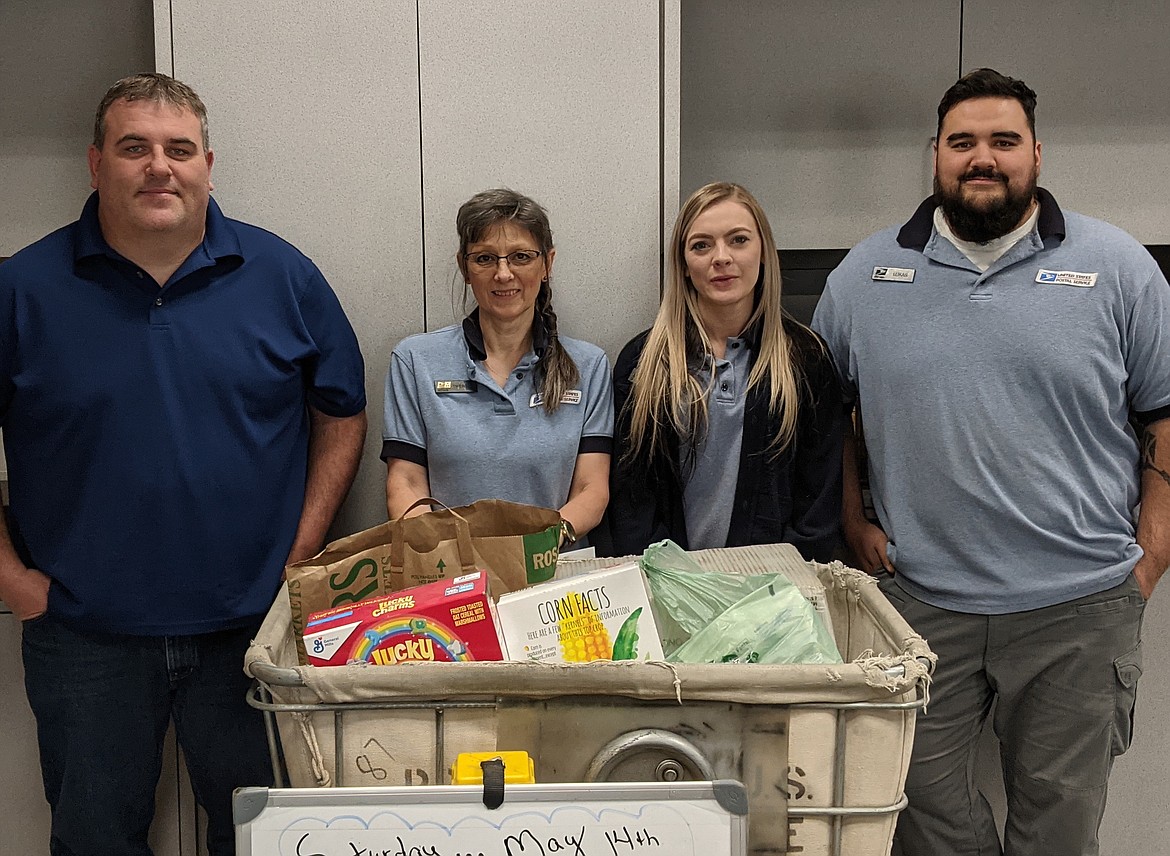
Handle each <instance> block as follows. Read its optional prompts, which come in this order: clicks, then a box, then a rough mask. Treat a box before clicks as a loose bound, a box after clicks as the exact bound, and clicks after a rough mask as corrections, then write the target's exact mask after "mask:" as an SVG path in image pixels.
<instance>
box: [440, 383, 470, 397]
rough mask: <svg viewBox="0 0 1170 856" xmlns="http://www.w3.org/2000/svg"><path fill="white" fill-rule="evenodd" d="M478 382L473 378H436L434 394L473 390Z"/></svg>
mask: <svg viewBox="0 0 1170 856" xmlns="http://www.w3.org/2000/svg"><path fill="white" fill-rule="evenodd" d="M478 388H479V383H478V382H476V381H474V380H437V381H435V395H448V394H450V393H454V392H475V391H476V390H477V389H478Z"/></svg>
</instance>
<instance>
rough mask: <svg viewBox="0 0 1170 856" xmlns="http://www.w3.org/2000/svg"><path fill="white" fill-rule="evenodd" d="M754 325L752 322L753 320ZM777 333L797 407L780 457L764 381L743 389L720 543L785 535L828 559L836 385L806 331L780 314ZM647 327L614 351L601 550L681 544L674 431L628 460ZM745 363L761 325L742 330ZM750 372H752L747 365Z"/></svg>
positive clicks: (839, 414) (837, 500)
mask: <svg viewBox="0 0 1170 856" xmlns="http://www.w3.org/2000/svg"><path fill="white" fill-rule="evenodd" d="M757 327H758V325H757ZM784 332H785V333H786V334H787V335H788V336H789V337H791V339H792V341H793V342H794V343H795V344H796V348H795V352H796V353H797V354H798V355H799V358H800V360H801V364H802V365H801V367H802V370H803V382H802V383H801V384H800V414H799V418H798V420H797V428H796V435H795V437H794V439H793V442H792V444H791V445H789V447H788V448H787V449H785V450H784V451H783V452H782V453H780V455H779V456H776V455H775V453H774V452H773V451H770V450H769V449H768V444H769V443H770V442H771V440H772V438H773V437H775V436H776V431H777V428H778V424H779V420H778V418H776V417H774V416H771V415H770V414H769V413H768V393H769V386H768V384H767V383H766V382H765V383H761V384H757V385H756V386H755V387H754V388H753V389H752V390H751V391H750V392H748V398H747V402H746V405H745V408H744V420H743V444H742V449H741V452H740V459H739V478H738V480H737V482H736V487H735V500H734V502H735V507H734V508H733V509H732V513H731V526H730V528H729V529H728V533H727V545H726V546H728V547H737V546H741V545H745V544H774V543H780V542H789V543H792V544H794V545H796V547H797V549H799V550H800V552H801V554H802V555H804V556H805V558H808V559H819V560H822V561H824V560H827V559H829V558H830V556H831V554H832V552H833V548H834V547H835V546H836V545H837V542H838V532H839V524H840V516H841V444H842V436H843V433H842V429H843V425H844V419H845V414H844V410H843V408H842V405H841V388H840V384H839V382H838V380H837V374H836V372H835V371H834V369H833V364H832V361H831V359H830V357H829V354H828V351H827V350H826V349H824V348H823V347H821V346H820V341H819V338H818V337H817V335H816V334H815V333H813V332H812V331H811V330H809V329H807V328H805V327H802V326H800V325H798V324H796V323H795V322H792V321H790V320H789V319H787V318H785V319H784ZM648 333H649V331H646V332H644V333H640V334H639V335H637V336H635V337H634V338H633V339H632V340H631V341H630V342H629V344H627V345H626V346H625V348H623V349H622V352H621V355H620V356H619V357H618V360H617V364H616V365H615V366H614V374H613V376H614V407H615V409H616V413H617V419H616V423H615V431H614V456H613V465H612V469H611V477H610V502H609V511H608V534H609V536H610V538H611V539H612V544H607V545H605V550H606V552H609V553H611V554H612V555H615V556H622V555H628V554H634V553H641V552H642V551H643V550H645V549H646V547H647V546H649V545H650V544H652V543H654V542H656V541H661V540H663V539H664V538H670V539H671V540H673V541H675V542H676V543H677V544H679V545H680V546H682V547H683V548H684V549H685V548H688V543H687V531H686V518H685V515H684V513H683V484H684V480H683V479H684V476H683V473H682V472H681V471H680V466H679V442H680V440H679V437H678V436H677V435H676V434H671V435H670V436H669V437H668V444H667V449H666V450H664V451H660V452H659V453H657V454H655V455H654V457H653V459H645V458H643V459H642V460H636V461H632V462H627V461H624V460H623V457H624V456H625V453H626V450H627V449H628V448H629V426H630V415H629V413H627V412H626V402H627V401H628V400H629V398H630V393H631V389H632V377H633V374H634V369H635V368H636V367H637V365H638V360H639V358H640V357H641V355H642V349H643V348H644V347H645V345H646V337H647V335H648ZM744 338H746V339H747V340H748V343H749V345H750V347H751V365H754V364H755V361H756V357H757V355H758V353H759V331H758V329H753V330H749V331H747V332H745V334H744ZM749 371H750V370H749Z"/></svg>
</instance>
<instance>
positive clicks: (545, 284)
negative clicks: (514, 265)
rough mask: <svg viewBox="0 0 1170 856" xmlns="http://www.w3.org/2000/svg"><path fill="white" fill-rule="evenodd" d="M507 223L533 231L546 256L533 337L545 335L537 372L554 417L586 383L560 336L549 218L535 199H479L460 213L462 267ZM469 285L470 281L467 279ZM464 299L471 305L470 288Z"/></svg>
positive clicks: (509, 193)
mask: <svg viewBox="0 0 1170 856" xmlns="http://www.w3.org/2000/svg"><path fill="white" fill-rule="evenodd" d="M505 222H511V223H514V224H516V225H517V226H520V227H521V228H523V229H526V230H528V232H529V234H531V235H532V238H533V240H534V241H536V244H537V247H538V249H539V250H540V252H541V260H542V261H541V263H542V264H543V265H544V278H543V280H542V281H541V283H540V291H539V292H537V295H536V306H535V307H534V311H533V314H532V337H533V341H536V340H538V339H539V338H540V332H541V331H543V334H544V339H545V349H544V355H543V356H542V357H541V359H540V361H539V362H538V363H537V366H536V383H537V387H538V388H539V389H540V394H541V398H542V399H543V402H544V403H543V407H544V410H545V412H546V413H553V412H555V411H556V409H557V408H558V407H560V406H561V399H562V398H563V397H564V395H565V393H566V392H568V391H569V390H570V389H571V388H572V387H573V385H574V384H576V383H577V382H578V381H579V380H580V378H581V374H580V372H579V371H578V370H577V364H576V363H575V362H573V358H572V357H571V356H569V354H568V352H567V351H566V350H565V349H564V347H562V345H561V341H560V338H559V336H558V335H557V313H556V312H555V311H554V310H553V305H552V274H551V270H550V268H549V265H548V254H549V252H550V251H551V250H552V249H553V239H552V228H551V227H550V226H549V222H548V212H547V211H545V210H544V208H542V207H541V206H540V204H539V203H537V202H536V201H534V200H533V199H530V198H529V197H527V196H525V195H523V194H521V193H517V192H516V191H514V190H509V189H507V188H496V189H495V190H485V191H483V192H481V193H477V194H475V196H473V197H471V198H470V199H468V200H467V201H466V202H464V203H463V204H462V205H461V206H459V213H458V215H457V216H456V218H455V228H456V230H457V231H458V232H459V260H460V262H459V263H460V266H461V267H462V266H463V265H465V264H466V263H465V262H464V261H463V255H464V253H466V252H467V248H468V247H469V246H471V245H472V244H474V243H476V242H477V241H480V240H482V239H483V236H484V235H486V234H487V233H488V232H489V231H490V230H491V229H493V228H495V227H497V226H499V225H500V224H501V223H505ZM463 273H464V274H466V270H463ZM464 279H465V280H466V276H464ZM463 297H464V301H465V302H466V300H467V288H466V285H465V286H464V292H463Z"/></svg>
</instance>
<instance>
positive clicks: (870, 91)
mask: <svg viewBox="0 0 1170 856" xmlns="http://www.w3.org/2000/svg"><path fill="white" fill-rule="evenodd" d="M959 6H960V4H959V2H958V0H947V2H933V3H915V4H907V3H904V2H898V0H876V2H872V3H850V2H846V0H831V2H820V0H792V2H786V3H772V2H768V0H743V2H737V3H733V4H722V3H707V2H703V0H684V2H683V4H682V156H681V167H680V172H681V187H680V191H681V194H682V196H683V198H685V197H686V196H687V195H688V194H690V193H691V192H692V191H693V190H695V189H696V188H697V187H699V186H701V185H702V184H705V183H706V182H708V181H719V180H726V181H737V182H739V183H741V184H744V185H745V186H746V187H747V188H748V189H749V190H751V191H752V192H753V193H754V194H755V195H756V196H757V198H759V200H760V202H761V203H762V204H763V206H764V208H765V210H766V211H767V212H768V218H769V220H770V221H771V223H772V228H773V231H774V232H775V233H776V242H777V244H778V245H779V246H781V247H794V248H795V247H799V248H809V249H814V248H831V247H849V246H852V245H853V244H854V243H856V242H857V241H858V240H860V239H861V238H863V237H865V236H866V235H868V234H869V233H871V232H874V231H876V230H878V229H880V228H884V227H885V226H889V225H892V224H893V223H895V222H901V221H902V220H904V219H906V218H907V217H909V215H910V213H911V212H912V211H913V210H914V208H915V207H916V206H917V205H918V203H919V202H921V201H922V199H923V198H924V197H925V196H926V195H928V194H929V193H930V189H931V183H930V176H931V158H930V140H931V137H932V136H933V134H934V127H935V115H934V110H935V105H936V104H937V103H938V99H939V96H940V95H941V94H942V92H943V90H944V89H945V88H946V87H947V86H948V85H949V84H950V83H951V82H952V81H953V80H954V78H955V71H956V68H957V64H958V38H959V20H960V13H959Z"/></svg>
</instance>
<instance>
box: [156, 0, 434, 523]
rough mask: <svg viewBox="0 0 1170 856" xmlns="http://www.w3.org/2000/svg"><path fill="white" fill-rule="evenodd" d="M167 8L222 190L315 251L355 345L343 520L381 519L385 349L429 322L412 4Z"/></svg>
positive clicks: (210, 1) (377, 1)
mask: <svg viewBox="0 0 1170 856" xmlns="http://www.w3.org/2000/svg"><path fill="white" fill-rule="evenodd" d="M164 5H167V4H164ZM169 5H170V7H171V8H172V22H173V27H172V39H173V43H172V50H173V54H174V73H175V74H176V76H178V77H179V78H181V79H183V80H186V81H188V82H190V83H191V84H192V85H193V86H194V87H195V88H196V89H197V90H198V91H199V92H200V94H201V95H202V97H203V98H204V100H205V101H206V102H207V105H208V110H209V112H210V115H211V137H212V149H213V150H215V152H216V162H215V169H214V173H213V179H214V180H215V182H216V191H215V194H214V195H215V197H216V198H217V199H218V200H219V202H220V203H221V204H222V205H223V207H224V210H225V211H226V212H227V213H228V214H229V215H230V216H234V217H237V218H240V219H243V220H247V221H250V222H252V223H256V224H257V225H261V226H264V227H265V228H268V229H271V230H272V231H274V232H276V233H278V234H280V235H281V236H282V237H284V238H287V239H288V240H289V241H291V242H292V243H294V244H296V245H297V246H298V247H299V248H300V249H301V250H302V251H303V252H305V253H306V254H307V255H309V256H310V257H312V258H313V260H314V261H316V262H317V264H318V265H319V266H320V268H321V270H322V271H323V272H324V273H325V276H326V278H327V279H328V280H329V282H330V283H331V284H332V285H333V288H334V290H335V291H336V292H337V294H338V296H339V297H340V299H341V302H342V304H344V306H345V308H346V311H347V312H348V313H349V317H350V320H351V321H352V322H353V325H354V328H355V329H356V331H357V334H358V338H359V340H360V341H361V345H362V351H363V353H364V354H365V358H366V390H367V394H368V396H369V411H368V412H369V416H370V433H369V437H368V438H367V443H366V453H365V460H364V463H363V465H362V468H361V472H360V473H359V476H358V481H357V483H356V484H355V486H354V489H353V492H352V493H351V495H350V499H349V501H348V502H347V504H346V507H345V508H344V509H343V511H342V515H341V518H340V520H339V521H338V524H337V526H336V529H337V530H338V531H341V532H351V531H354V530H355V529H359V528H364V527H366V526H370V525H373V524H374V523H376V522H378V521H379V520H384V519H385V499H384V488H383V485H384V482H385V469H384V467H383V465H382V463H381V462H380V461H379V460H378V450H379V449H380V447H381V429H380V425H381V418H382V395H383V393H382V387H383V380H384V377H385V372H386V366H387V365H388V363H389V359H390V350H391V348H392V347H393V345H394V343H395V342H396V341H397V340H398V339H400V338H402V337H403V336H405V335H407V334H408V333H412V332H416V331H418V330H420V329H422V327H423V311H422V304H423V288H422V244H421V241H420V238H419V222H420V220H419V212H420V210H421V206H420V202H419V199H420V191H419V163H420V155H419V122H418V53H417V29H416V11H415V9H416V7H415V3H414V0H389V2H388V1H387V0H353V2H347V3H344V4H321V3H312V2H308V0H302V2H284V0H257V2H251V3H245V4H241V3H234V2H226V0H200V2H195V0H173V2H171V3H170V4H169Z"/></svg>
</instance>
